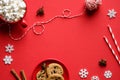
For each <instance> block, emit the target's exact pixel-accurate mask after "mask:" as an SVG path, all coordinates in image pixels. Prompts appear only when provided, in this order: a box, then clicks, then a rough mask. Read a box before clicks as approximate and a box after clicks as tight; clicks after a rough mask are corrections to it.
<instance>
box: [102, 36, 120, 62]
mask: <svg viewBox="0 0 120 80" xmlns="http://www.w3.org/2000/svg"><path fill="white" fill-rule="evenodd" d="M103 38H104V40H105V42H106V43H107V45H108V47H109V49H110V50H111V51H112V54H113V55H114V57H115V59H116V60H117V62H118V64H120V60H119V58H118V56H117V54H116V53H115V51H114V49H113V48H112V46H111V44H110V43H109V41H108V39H107V37H106V36H104V37H103Z"/></svg>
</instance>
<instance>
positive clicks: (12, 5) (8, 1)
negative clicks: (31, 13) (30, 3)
mask: <svg viewBox="0 0 120 80" xmlns="http://www.w3.org/2000/svg"><path fill="white" fill-rule="evenodd" d="M25 12H26V4H25V2H24V0H0V16H1V18H2V19H3V20H5V21H6V22H9V23H14V22H18V21H19V20H21V19H22V18H23V17H24V15H25Z"/></svg>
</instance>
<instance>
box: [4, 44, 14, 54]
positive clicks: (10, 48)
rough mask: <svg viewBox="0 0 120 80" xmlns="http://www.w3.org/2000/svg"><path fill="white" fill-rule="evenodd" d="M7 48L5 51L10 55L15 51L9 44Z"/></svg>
mask: <svg viewBox="0 0 120 80" xmlns="http://www.w3.org/2000/svg"><path fill="white" fill-rule="evenodd" d="M5 48H6V50H5V51H6V52H8V53H11V52H12V51H14V46H13V45H11V44H8V45H7V46H5Z"/></svg>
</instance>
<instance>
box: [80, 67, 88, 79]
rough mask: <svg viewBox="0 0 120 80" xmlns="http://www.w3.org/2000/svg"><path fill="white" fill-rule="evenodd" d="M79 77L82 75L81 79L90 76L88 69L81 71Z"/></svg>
mask: <svg viewBox="0 0 120 80" xmlns="http://www.w3.org/2000/svg"><path fill="white" fill-rule="evenodd" d="M79 75H80V77H81V78H87V76H88V71H87V69H81V70H80V72H79Z"/></svg>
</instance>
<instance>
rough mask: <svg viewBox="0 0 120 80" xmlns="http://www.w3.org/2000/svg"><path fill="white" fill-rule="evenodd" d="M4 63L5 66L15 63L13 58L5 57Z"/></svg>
mask: <svg viewBox="0 0 120 80" xmlns="http://www.w3.org/2000/svg"><path fill="white" fill-rule="evenodd" d="M3 61H4V62H5V64H11V62H12V61H13V59H12V57H11V56H7V55H6V56H5V58H4V59H3Z"/></svg>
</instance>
